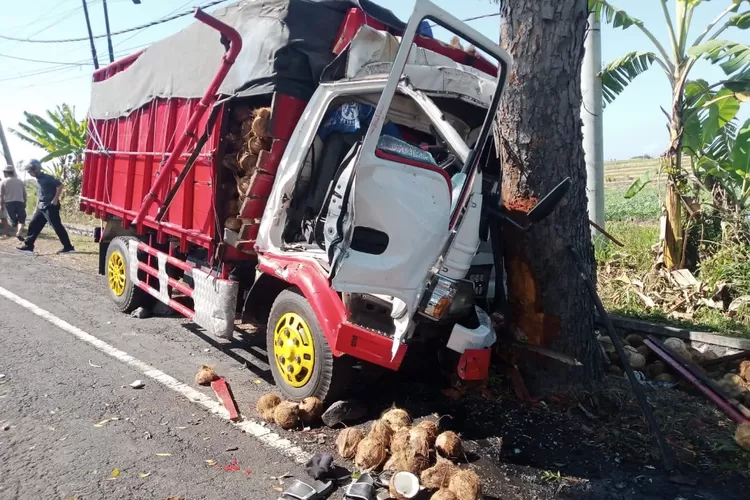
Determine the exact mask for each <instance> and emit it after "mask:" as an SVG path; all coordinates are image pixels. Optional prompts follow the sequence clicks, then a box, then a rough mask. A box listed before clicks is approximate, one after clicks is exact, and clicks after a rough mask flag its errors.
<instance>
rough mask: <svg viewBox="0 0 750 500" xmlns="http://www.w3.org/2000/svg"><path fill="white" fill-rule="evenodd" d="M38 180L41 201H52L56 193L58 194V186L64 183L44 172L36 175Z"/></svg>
mask: <svg viewBox="0 0 750 500" xmlns="http://www.w3.org/2000/svg"><path fill="white" fill-rule="evenodd" d="M36 182H37V185H38V188H37V193H38V194H39V203H51V202H52V199H53V198H54V197H55V194H57V188H58V187H59V186H60V185H61V184H62V183H61V182H60V181H59V180H57V179H55V178H54V177H52V176H51V175H47V174H45V173H42V172H40V173H39V174H38V175H37V176H36Z"/></svg>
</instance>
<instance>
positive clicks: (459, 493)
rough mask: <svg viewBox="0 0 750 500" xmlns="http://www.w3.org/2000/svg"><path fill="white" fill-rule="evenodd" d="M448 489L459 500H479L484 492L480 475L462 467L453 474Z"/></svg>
mask: <svg viewBox="0 0 750 500" xmlns="http://www.w3.org/2000/svg"><path fill="white" fill-rule="evenodd" d="M448 489H449V490H451V491H452V492H453V493H454V494H455V495H456V498H457V499H458V500H479V498H480V495H481V494H482V488H481V484H480V483H479V476H477V474H476V473H475V472H474V471H473V470H469V469H461V470H459V471H457V472H456V473H455V474H453V475H452V476H451V480H450V484H449V485H448Z"/></svg>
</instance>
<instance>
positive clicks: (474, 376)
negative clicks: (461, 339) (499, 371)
mask: <svg viewBox="0 0 750 500" xmlns="http://www.w3.org/2000/svg"><path fill="white" fill-rule="evenodd" d="M491 357H492V350H491V349H466V350H465V351H464V353H463V354H462V355H461V359H459V360H458V376H459V377H460V378H461V379H462V380H486V379H487V378H488V377H489V376H490V359H491Z"/></svg>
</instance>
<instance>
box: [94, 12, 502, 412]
mask: <svg viewBox="0 0 750 500" xmlns="http://www.w3.org/2000/svg"><path fill="white" fill-rule="evenodd" d="M195 17H196V19H197V21H196V22H194V23H193V24H191V25H190V26H188V27H187V28H186V29H184V30H183V31H181V32H179V33H177V34H175V35H173V36H171V37H169V38H167V39H164V40H162V41H159V42H157V43H154V44H153V45H151V46H149V47H148V48H146V49H145V50H143V51H141V52H138V53H136V54H133V55H131V56H129V57H125V58H124V59H121V60H119V61H116V62H114V63H112V64H110V65H109V66H107V67H103V68H101V69H98V70H97V71H95V72H94V74H93V84H92V96H91V107H90V119H89V121H88V137H87V147H86V154H85V162H84V170H83V186H82V196H81V200H80V208H81V210H83V211H84V212H86V213H88V214H93V215H94V216H96V217H97V218H99V219H100V220H101V221H102V223H101V227H99V228H97V230H96V231H95V237H96V239H97V241H98V243H99V249H100V250H99V272H100V274H102V275H104V276H106V281H107V284H108V294H109V296H110V298H111V300H112V302H113V303H114V304H115V306H116V307H117V308H118V309H119V310H120V311H123V312H130V311H133V310H135V309H136V308H138V307H144V306H145V307H150V306H153V304H155V301H159V302H161V303H163V304H166V305H167V306H169V307H170V308H172V309H173V310H175V311H177V312H178V313H180V314H182V315H183V316H185V317H186V318H188V319H190V320H192V322H193V323H195V324H197V325H199V326H200V327H202V328H203V329H205V331H206V332H207V333H209V334H211V335H215V336H217V337H220V338H231V337H232V336H233V333H234V332H235V329H236V328H237V321H238V318H242V321H245V322H256V323H260V324H264V325H265V326H266V329H265V331H266V345H267V352H268V358H269V365H270V369H271V371H272V373H273V377H274V379H275V382H276V384H277V385H278V388H279V389H280V391H282V392H283V393H284V394H285V395H286V396H287V397H289V398H292V399H300V398H304V397H307V396H311V395H315V396H317V397H319V398H321V399H323V400H330V399H331V398H333V397H335V396H337V395H340V394H341V392H342V391H344V390H345V388H346V384H347V382H348V381H349V379H350V377H349V373H347V371H348V370H350V369H352V367H353V366H354V365H356V364H358V363H369V364H373V365H378V366H380V367H384V368H387V369H391V370H397V369H399V367H400V366H401V364H402V361H403V360H404V356H405V355H406V353H407V350H408V349H409V346H410V345H413V344H414V343H417V342H421V341H423V340H424V339H425V338H434V336H435V335H439V336H440V339H439V340H440V341H441V346H442V348H443V349H447V350H449V351H450V352H452V353H453V356H454V359H455V360H456V363H457V365H456V366H457V368H456V369H457V372H458V375H459V376H460V377H462V378H463V379H467V380H481V379H483V378H485V377H487V376H488V370H489V362H490V349H489V348H490V347H491V346H492V344H493V343H494V342H495V333H494V331H493V328H492V326H491V324H490V318H489V316H488V314H487V310H488V307H489V306H488V304H489V303H490V301H491V299H492V297H493V296H494V294H493V292H492V289H493V287H494V288H496V285H493V280H492V279H491V275H492V274H493V268H494V267H493V258H492V253H491V252H478V249H479V248H480V246H483V247H486V246H487V245H489V243H488V242H487V240H488V238H487V234H488V230H487V224H486V218H487V215H486V213H485V212H486V210H483V205H486V204H487V201H486V200H488V199H491V200H493V203H494V204H495V205H497V193H496V191H497V183H498V180H499V179H498V175H499V172H497V171H498V168H497V160H496V156H495V154H494V152H493V148H494V145H493V141H491V140H488V139H490V134H491V132H492V124H493V118H494V110H495V109H496V108H497V104H498V100H499V96H500V92H501V90H502V87H503V83H504V81H505V78H506V75H507V73H508V68H509V66H510V58H509V56H508V54H506V53H505V52H504V51H503V50H501V49H500V48H499V47H498V46H497V45H496V44H494V43H492V42H491V41H490V40H488V39H487V38H486V37H484V36H482V35H481V34H480V33H478V32H476V31H475V30H473V29H472V28H471V27H469V26H467V25H466V24H464V23H462V22H460V21H459V20H458V19H456V18H455V17H454V16H452V15H450V14H448V13H447V12H445V11H444V10H442V9H440V8H438V7H437V6H435V5H434V4H432V3H430V2H428V1H427V0H417V2H416V5H415V8H414V12H413V14H412V16H411V17H410V19H409V21H408V24H406V25H405V24H403V23H402V22H401V21H400V20H399V19H398V18H396V17H395V16H394V15H393V14H392V13H391V12H389V11H387V10H385V9H383V8H381V7H379V6H377V5H376V4H374V3H372V2H371V1H369V0H264V1H263V2H257V1H240V2H237V3H235V4H233V5H230V6H228V7H226V8H222V9H218V10H216V11H214V12H213V13H212V14H211V15H209V14H206V13H204V12H202V11H201V10H197V11H196V12H195ZM434 26H440V27H443V28H445V29H446V30H448V31H449V32H452V33H453V34H455V35H457V36H458V37H460V38H462V39H463V40H465V41H468V43H470V44H472V45H473V46H472V47H471V49H469V50H463V49H462V48H461V47H459V46H456V44H446V43H443V42H440V41H438V40H437V39H435V38H434V37H433V36H432V29H431V28H432V27H434ZM485 167H489V168H487V169H485ZM493 186H494V188H493ZM493 193H494V194H493ZM493 196H494V198H493ZM492 211H494V212H497V207H494V208H492ZM495 281H497V280H495Z"/></svg>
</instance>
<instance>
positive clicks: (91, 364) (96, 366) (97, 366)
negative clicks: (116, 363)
mask: <svg viewBox="0 0 750 500" xmlns="http://www.w3.org/2000/svg"><path fill="white" fill-rule="evenodd" d="M89 366H91V367H93V368H101V366H100V365H95V364H94V363H92V362H91V360H90V359H89Z"/></svg>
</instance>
